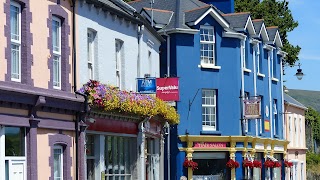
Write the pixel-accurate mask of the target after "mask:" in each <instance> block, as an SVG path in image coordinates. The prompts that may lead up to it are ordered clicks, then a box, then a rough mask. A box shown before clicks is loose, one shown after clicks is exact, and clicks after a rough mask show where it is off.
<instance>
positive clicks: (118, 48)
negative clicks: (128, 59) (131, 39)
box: [115, 39, 123, 89]
mask: <svg viewBox="0 0 320 180" xmlns="http://www.w3.org/2000/svg"><path fill="white" fill-rule="evenodd" d="M115 55H116V56H115V60H116V62H115V63H116V64H115V65H116V66H115V69H116V85H117V87H118V88H119V89H122V73H121V71H122V69H121V65H122V61H123V42H122V41H121V40H120V39H116V41H115Z"/></svg>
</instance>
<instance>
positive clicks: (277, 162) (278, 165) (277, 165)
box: [273, 161, 281, 168]
mask: <svg viewBox="0 0 320 180" xmlns="http://www.w3.org/2000/svg"><path fill="white" fill-rule="evenodd" d="M273 167H274V168H278V167H281V163H280V162H279V161H276V162H274V165H273Z"/></svg>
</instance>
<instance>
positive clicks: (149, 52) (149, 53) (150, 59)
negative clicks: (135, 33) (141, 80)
mask: <svg viewBox="0 0 320 180" xmlns="http://www.w3.org/2000/svg"><path fill="white" fill-rule="evenodd" d="M148 63H149V74H150V75H151V74H152V53H151V51H148Z"/></svg>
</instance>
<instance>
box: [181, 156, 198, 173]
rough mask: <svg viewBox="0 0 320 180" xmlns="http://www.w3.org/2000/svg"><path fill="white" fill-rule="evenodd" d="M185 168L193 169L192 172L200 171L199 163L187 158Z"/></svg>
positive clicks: (184, 163)
mask: <svg viewBox="0 0 320 180" xmlns="http://www.w3.org/2000/svg"><path fill="white" fill-rule="evenodd" d="M183 167H185V168H189V167H191V168H192V171H193V170H195V169H198V163H197V162H194V161H192V160H189V159H188V158H186V159H185V160H184V162H183Z"/></svg>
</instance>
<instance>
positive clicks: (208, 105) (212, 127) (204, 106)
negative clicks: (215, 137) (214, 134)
mask: <svg viewBox="0 0 320 180" xmlns="http://www.w3.org/2000/svg"><path fill="white" fill-rule="evenodd" d="M204 91H211V92H213V97H203V96H202V94H203V92H204ZM203 98H213V104H202V103H201V106H202V107H201V110H202V108H213V109H214V114H208V115H214V117H215V119H214V122H213V123H214V126H210V125H203V123H204V118H203V115H204V114H203V113H201V115H202V118H201V119H202V130H204V131H216V130H217V91H216V90H215V89H202V93H201V100H202V99H203ZM206 115H207V114H206ZM205 122H209V123H210V122H211V121H205Z"/></svg>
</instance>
